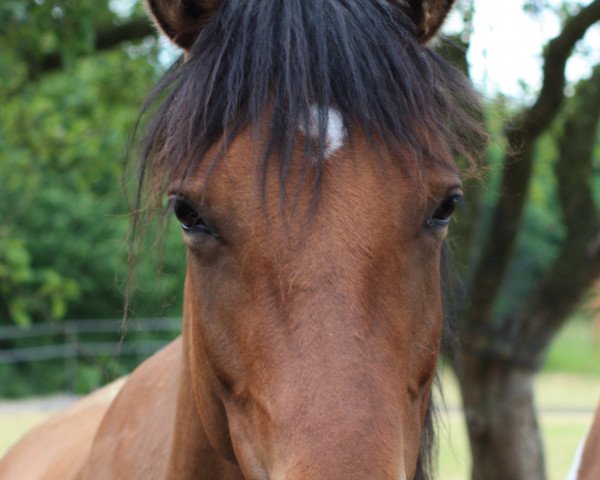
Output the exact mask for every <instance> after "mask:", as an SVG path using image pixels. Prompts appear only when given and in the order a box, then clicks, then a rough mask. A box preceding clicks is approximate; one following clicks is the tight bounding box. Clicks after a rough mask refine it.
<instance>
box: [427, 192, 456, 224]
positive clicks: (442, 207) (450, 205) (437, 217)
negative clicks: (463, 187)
mask: <svg viewBox="0 0 600 480" xmlns="http://www.w3.org/2000/svg"><path fill="white" fill-rule="evenodd" d="M463 200H464V199H463V195H462V193H460V192H456V191H455V192H452V193H450V194H448V195H446V198H444V200H443V201H442V203H440V204H439V206H438V208H437V209H436V211H435V212H434V213H433V216H432V217H431V218H429V219H428V220H427V222H425V226H427V227H445V226H447V225H448V224H449V223H450V217H452V214H453V213H454V210H456V206H457V205H461V204H462V203H463Z"/></svg>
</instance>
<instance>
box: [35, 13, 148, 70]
mask: <svg viewBox="0 0 600 480" xmlns="http://www.w3.org/2000/svg"><path fill="white" fill-rule="evenodd" d="M155 34H156V30H155V29H154V28H153V27H152V25H151V24H150V22H149V20H148V19H147V18H145V17H139V18H133V19H131V20H130V21H128V22H127V23H123V24H119V25H117V24H111V25H105V26H102V27H99V28H98V30H97V31H96V41H95V46H94V50H93V51H94V52H97V51H99V50H109V49H111V48H114V47H116V46H117V45H120V44H121V43H123V42H127V41H135V40H140V39H142V38H145V37H148V36H150V35H155ZM63 67H64V58H63V56H62V55H61V54H60V53H50V54H48V55H45V56H44V57H42V58H41V60H40V61H39V63H38V64H36V65H33V66H30V71H31V74H30V76H29V79H30V80H35V79H36V78H38V77H39V76H40V75H41V74H43V73H47V72H51V71H54V70H59V69H61V68H63Z"/></svg>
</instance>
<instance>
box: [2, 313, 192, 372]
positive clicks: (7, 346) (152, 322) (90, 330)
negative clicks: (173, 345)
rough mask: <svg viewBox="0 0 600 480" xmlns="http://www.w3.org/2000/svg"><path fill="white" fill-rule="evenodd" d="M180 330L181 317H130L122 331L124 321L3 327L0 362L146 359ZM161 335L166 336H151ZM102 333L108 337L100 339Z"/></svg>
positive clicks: (83, 321)
mask: <svg viewBox="0 0 600 480" xmlns="http://www.w3.org/2000/svg"><path fill="white" fill-rule="evenodd" d="M180 329H181V320H180V319H178V318H146V319H135V320H130V321H129V323H128V328H127V331H126V332H122V331H121V320H72V321H71V320H70V321H63V322H56V323H44V324H39V325H32V326H30V327H28V328H21V327H16V326H6V327H0V365H1V364H15V363H28V362H37V361H45V360H57V359H64V360H65V362H66V363H67V366H68V367H69V368H70V369H72V368H73V363H76V362H77V361H78V359H80V358H86V357H87V358H89V357H99V356H109V357H119V356H123V355H134V356H137V357H140V358H142V357H147V356H149V355H152V354H153V353H154V352H156V351H157V350H159V349H160V348H162V347H163V346H164V345H166V344H167V343H168V342H169V338H173V337H174V336H175V335H176V334H177V333H178V332H179V331H180ZM160 334H163V335H162V336H163V337H166V338H163V339H156V338H149V337H151V336H161V335H160ZM100 336H102V337H105V338H102V339H101V340H100V341H99V340H98V337H100ZM91 337H93V339H90V338H91Z"/></svg>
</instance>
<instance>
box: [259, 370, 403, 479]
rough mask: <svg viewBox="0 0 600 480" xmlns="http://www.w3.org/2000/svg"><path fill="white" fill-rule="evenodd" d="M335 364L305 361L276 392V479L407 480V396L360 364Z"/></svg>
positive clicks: (271, 412) (271, 411)
mask: <svg viewBox="0 0 600 480" xmlns="http://www.w3.org/2000/svg"><path fill="white" fill-rule="evenodd" d="M299 364H300V366H299ZM329 365H330V366H332V368H328V366H327V360H324V359H321V360H316V361H315V362H313V361H311V360H310V359H304V361H302V359H298V363H296V365H295V368H296V371H295V372H294V373H292V372H290V371H288V372H287V375H286V378H285V381H284V383H279V384H278V385H275V388H276V389H277V393H278V395H277V397H276V399H273V397H271V401H270V402H269V403H270V404H269V406H268V416H269V418H268V422H269V426H268V430H269V431H270V434H269V438H270V440H271V441H270V442H269V444H270V445H271V448H272V450H271V452H270V453H271V458H272V459H276V462H275V464H274V465H273V467H274V472H275V473H276V474H275V475H269V478H281V479H290V480H292V479H304V480H311V479H314V480H317V479H319V480H320V479H331V478H344V479H350V480H352V479H365V478H379V479H383V480H386V479H390V480H391V479H400V478H404V477H403V476H402V475H403V472H404V465H405V462H404V449H403V446H404V437H405V432H404V429H403V421H402V418H403V416H404V415H403V410H404V408H403V407H404V405H403V402H402V400H401V396H400V395H398V393H397V391H396V389H395V388H393V387H390V385H386V384H385V382H380V381H379V380H380V379H379V378H378V377H377V375H374V374H372V372H370V371H369V370H368V369H361V368H360V365H351V364H349V363H346V364H345V366H344V365H341V364H339V363H338V364H337V365H336V364H335V363H334V361H331V362H330V364H329ZM390 383H392V382H390Z"/></svg>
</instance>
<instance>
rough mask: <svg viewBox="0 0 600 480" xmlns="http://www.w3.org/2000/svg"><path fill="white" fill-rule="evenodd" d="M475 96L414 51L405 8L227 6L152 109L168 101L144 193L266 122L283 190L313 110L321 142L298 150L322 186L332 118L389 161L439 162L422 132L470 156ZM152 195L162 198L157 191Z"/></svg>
mask: <svg viewBox="0 0 600 480" xmlns="http://www.w3.org/2000/svg"><path fill="white" fill-rule="evenodd" d="M470 92H471V91H470V88H469V86H468V85H467V84H466V82H465V80H464V78H463V76H462V75H461V74H460V73H459V72H457V71H456V70H455V69H454V68H452V67H451V66H449V65H448V64H447V63H446V62H445V61H444V60H442V59H441V58H440V57H439V56H438V55H437V54H436V53H434V52H433V51H432V50H430V49H428V48H426V47H424V46H423V45H422V44H421V43H419V41H418V40H417V38H416V33H415V27H414V24H413V23H412V22H411V20H410V18H409V16H408V15H407V14H406V12H405V8H403V7H402V2H400V1H395V2H389V1H384V0H363V1H348V0H327V1H324V0H289V1H277V2H265V1H261V0H245V1H243V2H242V1H227V2H222V6H221V7H220V9H219V11H218V12H217V14H216V15H215V17H214V18H213V20H212V21H211V22H210V23H209V24H208V25H206V27H205V28H204V29H203V30H202V31H201V32H200V34H199V36H198V38H197V39H196V41H195V43H194V45H193V46H192V48H191V49H190V51H189V52H188V55H187V58H186V60H185V61H180V62H179V63H178V64H176V65H175V66H174V67H173V68H172V69H171V70H170V71H169V72H168V73H167V75H166V76H165V77H164V78H163V80H162V81H161V82H160V84H159V85H158V87H157V89H156V90H155V92H154V93H153V95H152V96H151V98H150V103H152V102H153V101H154V100H156V99H157V98H158V97H162V96H165V95H166V98H165V100H164V102H163V103H162V106H161V107H160V109H159V111H158V112H157V114H156V115H155V118H154V121H153V123H152V124H151V126H150V128H149V131H148V135H147V139H146V144H145V148H144V152H143V155H142V164H141V170H140V178H141V180H142V182H141V183H142V185H143V183H144V179H146V173H149V174H150V176H152V177H154V178H159V179H161V180H163V181H168V180H169V179H172V178H173V177H174V176H175V175H179V176H181V174H182V172H183V173H184V174H185V172H194V171H196V167H197V166H198V164H199V163H200V162H202V161H203V159H204V157H205V155H204V154H205V153H206V151H207V150H208V149H209V148H210V147H211V146H213V145H214V144H215V143H216V142H217V141H219V140H221V139H224V142H223V145H224V148H226V146H227V145H228V144H229V142H231V140H233V138H234V137H235V135H236V133H237V132H239V131H240V130H241V129H243V128H244V127H246V126H249V125H257V124H263V125H264V124H265V123H264V122H265V120H267V121H268V122H269V123H268V125H269V126H270V129H269V132H268V135H269V137H268V138H267V139H263V142H264V144H263V147H262V154H263V155H262V157H263V161H264V170H265V172H266V159H267V158H268V157H270V156H271V155H272V154H274V153H277V154H278V156H279V165H280V177H281V178H280V180H281V185H282V187H283V190H284V189H285V183H286V178H287V172H288V169H289V165H290V161H291V157H292V152H293V150H294V147H295V145H296V141H297V135H296V133H297V130H298V127H299V126H300V127H304V130H305V131H309V125H311V128H310V130H311V131H314V130H315V126H314V119H311V116H312V117H313V118H314V109H315V108H317V109H318V122H317V125H316V135H315V136H311V135H306V136H305V140H304V145H303V147H304V152H306V153H307V154H310V155H311V157H312V161H311V162H310V165H311V167H312V168H314V169H315V171H316V178H317V179H318V178H319V172H320V170H321V166H322V164H323V159H324V152H325V150H326V144H325V142H326V137H327V135H326V132H327V118H328V115H327V112H328V109H329V108H330V107H333V108H335V109H336V110H337V111H338V112H339V113H340V115H341V117H342V119H343V122H344V124H345V127H346V129H347V130H348V131H349V132H356V131H362V132H363V133H365V134H366V135H367V136H368V137H369V138H371V139H377V140H378V141H379V142H383V144H384V146H385V147H387V148H389V149H391V150H394V149H397V148H399V147H400V146H402V147H403V148H405V149H410V150H411V151H413V152H415V154H416V157H418V158H419V159H423V160H424V161H427V160H434V161H435V160H438V159H437V158H435V155H434V151H435V150H436V149H437V151H438V152H439V145H438V146H437V147H435V148H434V147H433V146H432V145H430V140H427V136H426V135H424V132H427V133H428V135H429V138H431V135H433V136H435V138H436V139H437V141H439V144H440V145H442V146H443V147H444V148H446V149H447V150H448V151H449V152H451V153H455V154H456V153H458V154H462V156H465V157H469V156H470V155H469V148H468V144H469V142H466V141H465V139H467V138H472V137H476V136H478V135H479V134H480V132H479V126H478V124H477V122H474V121H473V120H472V117H471V116H470V115H469V114H468V113H466V111H465V108H464V107H466V110H470V107H471V106H472V105H474V104H476V101H475V100H474V98H473V97H472V95H471V93H470ZM457 97H458V98H457ZM163 187H164V184H163ZM149 190H152V191H153V192H155V193H157V192H159V193H158V194H162V192H161V190H162V188H157V186H156V185H153V186H152V188H151V189H149Z"/></svg>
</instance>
